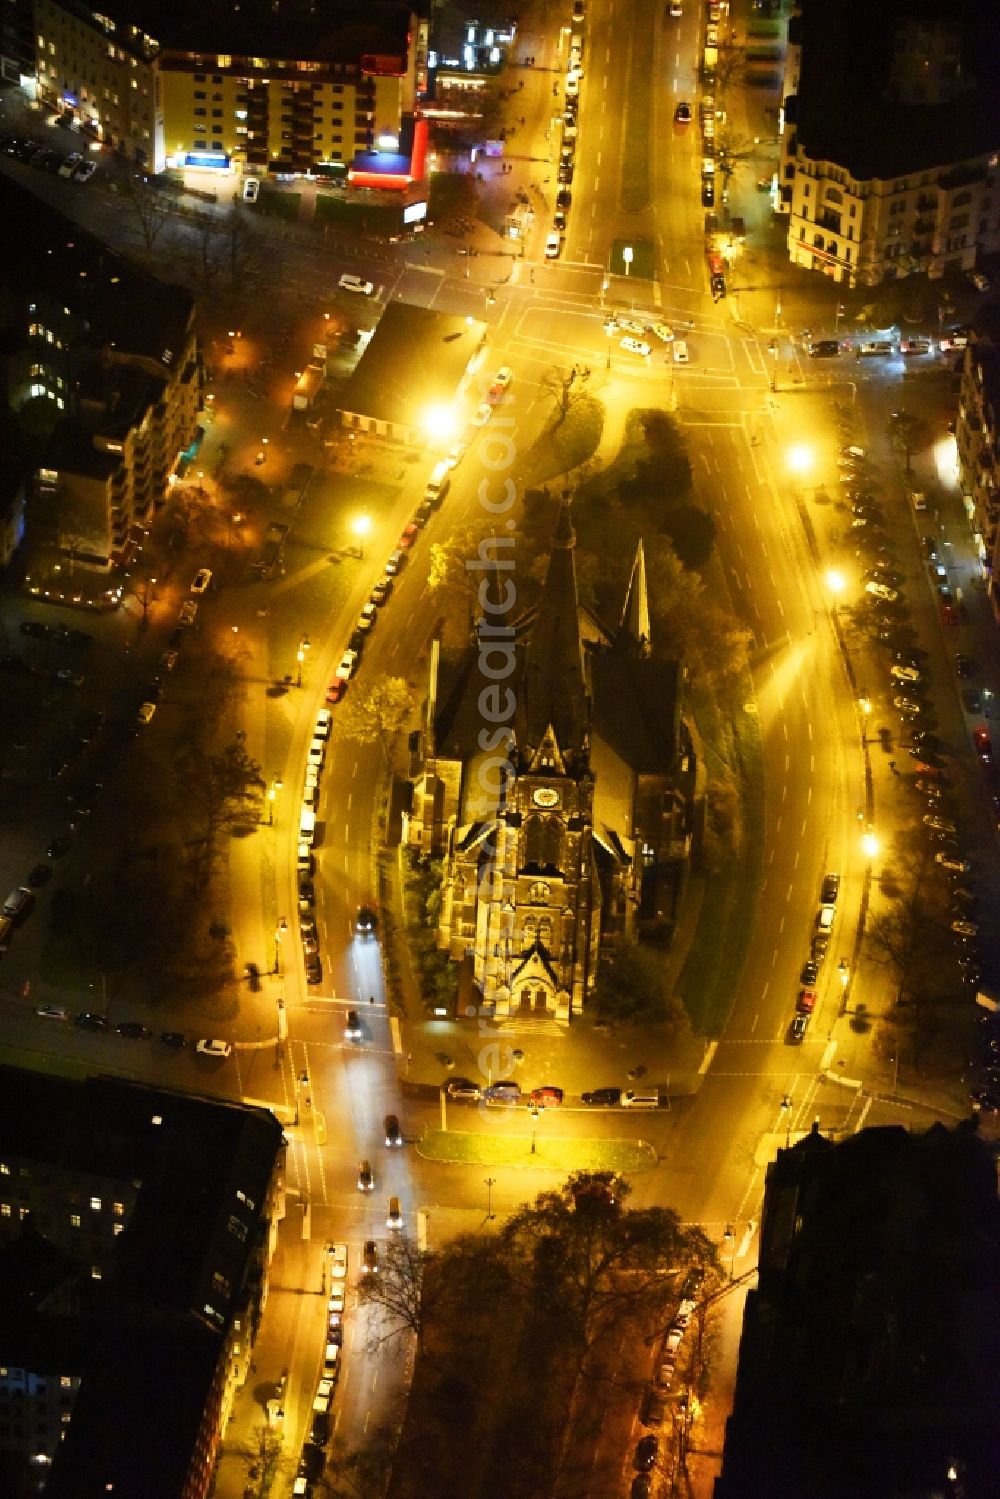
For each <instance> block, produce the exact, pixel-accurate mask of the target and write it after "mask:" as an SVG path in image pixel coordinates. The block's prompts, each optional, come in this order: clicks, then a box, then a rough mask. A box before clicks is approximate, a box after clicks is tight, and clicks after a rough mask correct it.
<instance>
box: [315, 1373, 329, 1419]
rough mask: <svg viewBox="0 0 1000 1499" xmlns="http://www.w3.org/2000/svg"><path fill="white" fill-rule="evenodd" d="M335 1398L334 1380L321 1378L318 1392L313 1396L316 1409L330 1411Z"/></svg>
mask: <svg viewBox="0 0 1000 1499" xmlns="http://www.w3.org/2000/svg"><path fill="white" fill-rule="evenodd" d="M332 1399H333V1380H332V1379H321V1380H320V1382H319V1384H318V1385H317V1386H316V1394H315V1396H314V1398H313V1410H314V1411H328V1410H329V1409H330V1402H331V1401H332Z"/></svg>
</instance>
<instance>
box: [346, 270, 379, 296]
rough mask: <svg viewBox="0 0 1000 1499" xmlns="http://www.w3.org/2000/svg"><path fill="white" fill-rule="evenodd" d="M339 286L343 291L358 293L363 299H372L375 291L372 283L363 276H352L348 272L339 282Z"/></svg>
mask: <svg viewBox="0 0 1000 1499" xmlns="http://www.w3.org/2000/svg"><path fill="white" fill-rule="evenodd" d="M337 285H338V286H339V287H340V289H341V291H353V292H357V293H358V294H359V296H362V297H370V296H371V294H372V292H373V291H374V290H375V288H374V286H373V285H372V283H371V282H370V281H366V280H365V279H364V277H363V276H352V275H350V274H349V273H348V272H346V271H345V273H344V274H343V276H341V278H340V280H339V281H338V282H337Z"/></svg>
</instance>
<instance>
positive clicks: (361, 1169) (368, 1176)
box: [358, 1161, 375, 1192]
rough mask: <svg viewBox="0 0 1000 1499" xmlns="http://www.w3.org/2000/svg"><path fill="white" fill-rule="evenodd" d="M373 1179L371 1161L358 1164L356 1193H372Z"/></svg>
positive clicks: (373, 1188) (373, 1187)
mask: <svg viewBox="0 0 1000 1499" xmlns="http://www.w3.org/2000/svg"><path fill="white" fill-rule="evenodd" d="M374 1190H375V1177H374V1175H373V1173H372V1163H371V1161H359V1162H358V1191H359V1192H374Z"/></svg>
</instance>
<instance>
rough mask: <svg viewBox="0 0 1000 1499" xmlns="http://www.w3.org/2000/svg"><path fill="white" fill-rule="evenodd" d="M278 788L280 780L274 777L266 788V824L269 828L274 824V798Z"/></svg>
mask: <svg viewBox="0 0 1000 1499" xmlns="http://www.w3.org/2000/svg"><path fill="white" fill-rule="evenodd" d="M280 790H281V781H280V779H279V778H278V777H275V779H274V780H273V781H272V782H271V784H270V786H268V788H267V825H268V827H269V828H272V827H273V826H274V799H275V797H276V796H277V794H278V792H279V791H280Z"/></svg>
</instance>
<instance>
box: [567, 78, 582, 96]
mask: <svg viewBox="0 0 1000 1499" xmlns="http://www.w3.org/2000/svg"><path fill="white" fill-rule="evenodd" d="M579 95H580V82H579V79H578V78H577V76H576V74H575V73H567V74H566V98H567V99H576V98H579Z"/></svg>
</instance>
